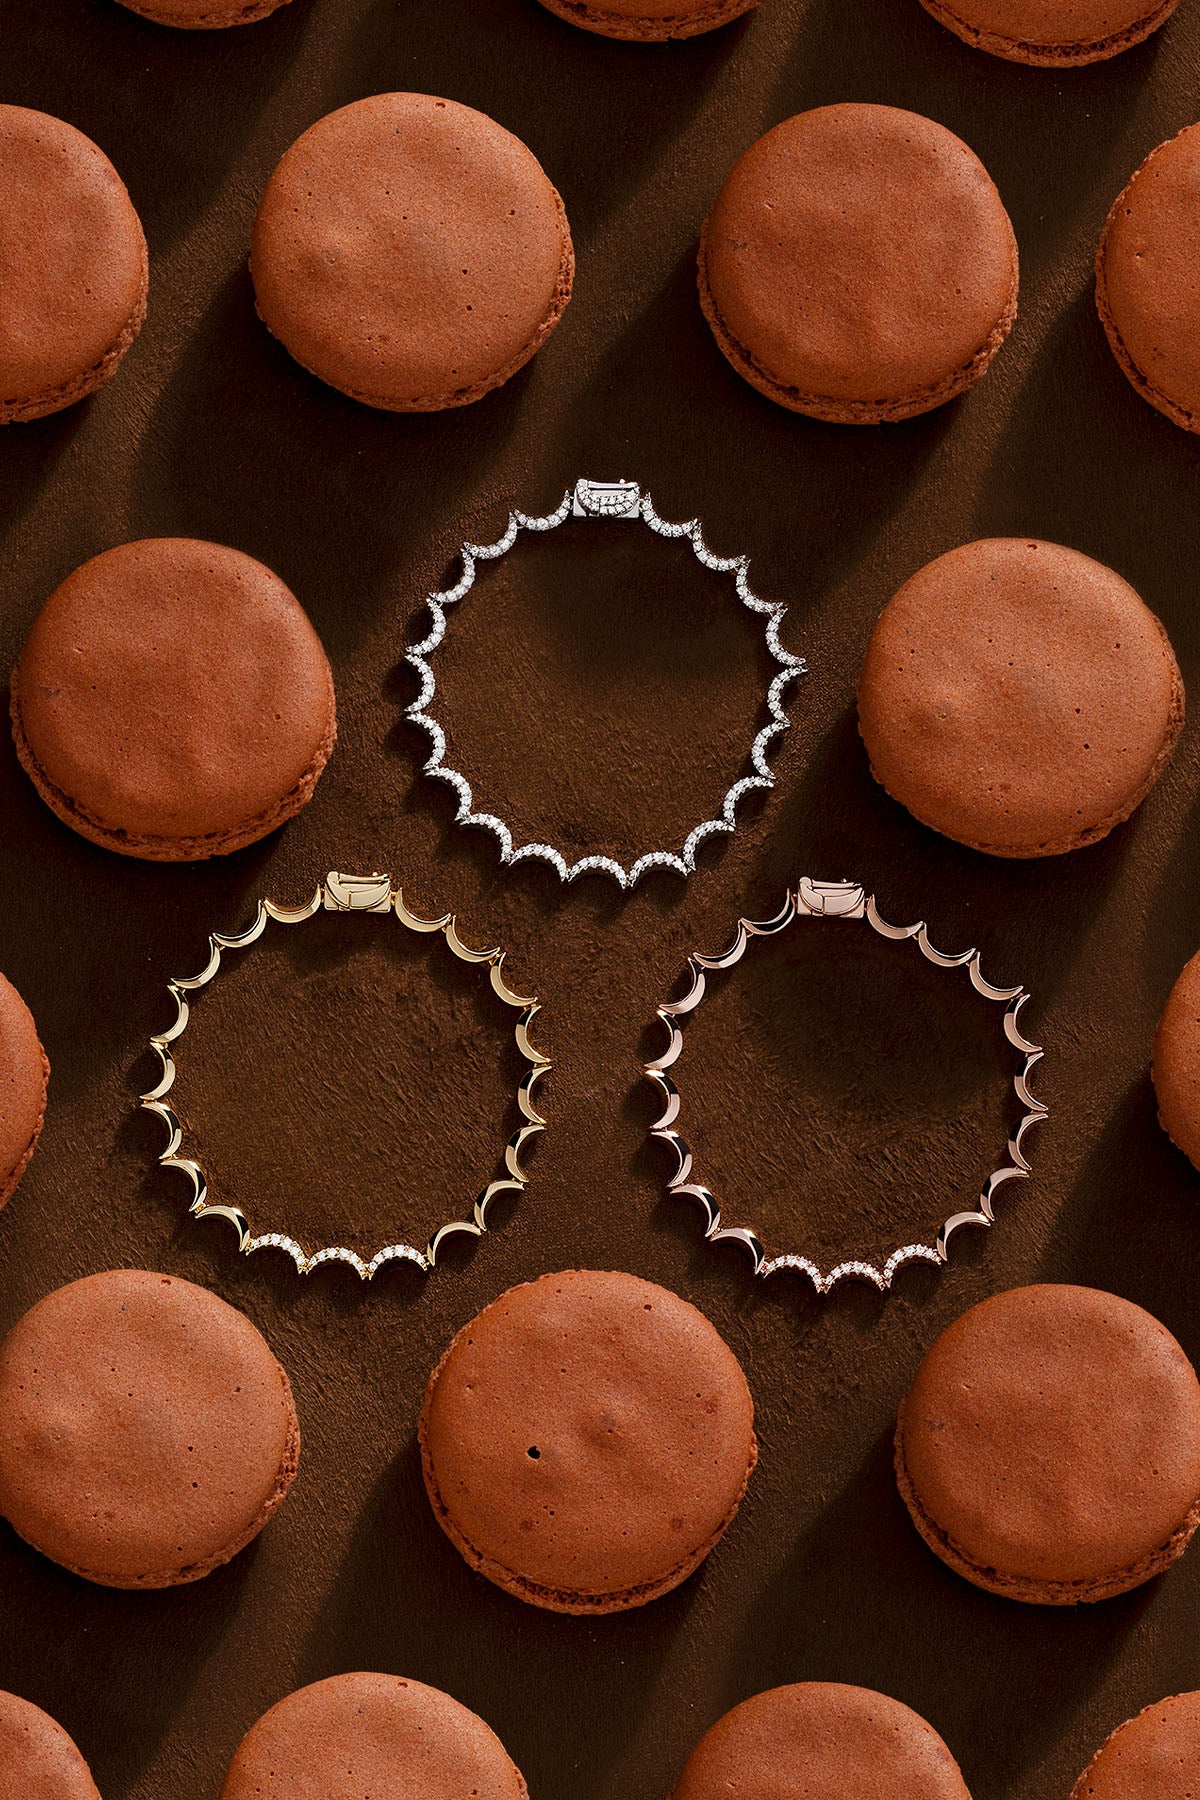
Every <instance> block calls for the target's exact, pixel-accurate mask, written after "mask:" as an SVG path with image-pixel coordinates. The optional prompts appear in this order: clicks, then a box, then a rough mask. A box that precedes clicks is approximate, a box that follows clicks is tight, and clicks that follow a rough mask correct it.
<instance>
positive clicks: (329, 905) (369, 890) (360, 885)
mask: <svg viewBox="0 0 1200 1800" xmlns="http://www.w3.org/2000/svg"><path fill="white" fill-rule="evenodd" d="M323 893H324V906H325V910H326V912H372V913H385V912H387V911H388V910H389V909H390V907H391V904H392V878H391V876H390V875H342V874H340V873H339V872H338V870H337V869H331V870H330V871H329V873H328V875H327V876H326V877H325V887H324V890H323Z"/></svg>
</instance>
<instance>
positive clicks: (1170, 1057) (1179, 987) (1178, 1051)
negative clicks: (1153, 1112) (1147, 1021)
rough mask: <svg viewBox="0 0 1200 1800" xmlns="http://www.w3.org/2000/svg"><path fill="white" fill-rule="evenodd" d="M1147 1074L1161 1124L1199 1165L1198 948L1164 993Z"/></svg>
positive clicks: (1177, 1144)
mask: <svg viewBox="0 0 1200 1800" xmlns="http://www.w3.org/2000/svg"><path fill="white" fill-rule="evenodd" d="M1150 1072H1151V1075H1152V1077H1153V1080H1154V1095H1155V1098H1156V1099H1157V1101H1158V1119H1159V1123H1160V1125H1161V1126H1162V1128H1163V1130H1164V1131H1165V1132H1166V1133H1167V1136H1168V1137H1169V1138H1170V1140H1171V1142H1172V1143H1173V1144H1175V1145H1176V1146H1177V1147H1178V1148H1179V1149H1180V1150H1182V1151H1183V1154H1184V1155H1185V1156H1186V1157H1187V1158H1188V1160H1189V1161H1190V1162H1191V1163H1193V1164H1194V1166H1195V1167H1196V1168H1197V1169H1200V951H1198V952H1197V954H1196V955H1195V956H1193V957H1192V959H1191V960H1190V962H1188V963H1186V964H1185V965H1184V968H1183V971H1182V973H1181V974H1180V976H1179V979H1178V981H1176V983H1175V986H1174V987H1173V988H1172V989H1171V992H1170V994H1169V995H1168V996H1167V1004H1166V1006H1165V1007H1164V1008H1163V1012H1162V1017H1161V1018H1160V1020H1159V1021H1158V1029H1157V1031H1156V1032H1155V1034H1154V1058H1153V1061H1152V1063H1151V1070H1150Z"/></svg>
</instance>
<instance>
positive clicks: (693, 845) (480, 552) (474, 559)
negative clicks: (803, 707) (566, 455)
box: [404, 481, 808, 889]
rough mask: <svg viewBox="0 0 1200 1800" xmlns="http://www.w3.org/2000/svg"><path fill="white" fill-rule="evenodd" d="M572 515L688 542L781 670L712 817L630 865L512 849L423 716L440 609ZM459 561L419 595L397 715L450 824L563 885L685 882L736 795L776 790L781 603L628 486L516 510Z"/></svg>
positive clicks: (588, 489) (589, 485) (782, 718)
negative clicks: (406, 684)
mask: <svg viewBox="0 0 1200 1800" xmlns="http://www.w3.org/2000/svg"><path fill="white" fill-rule="evenodd" d="M572 516H574V517H575V518H591V519H641V520H642V521H643V523H644V524H646V525H648V526H649V527H650V530H651V531H654V532H657V533H658V535H659V536H660V537H666V538H686V539H687V541H688V543H689V544H690V545H691V548H692V553H693V555H694V556H695V558H696V560H697V562H699V563H701V564H702V565H703V566H704V567H705V568H706V569H712V570H713V571H714V572H715V573H717V574H722V575H730V574H731V575H733V577H734V587H735V589H736V592H737V597H738V599H739V600H740V601H741V603H742V605H743V606H744V607H746V608H747V610H748V611H750V612H754V613H760V614H761V615H762V616H763V617H764V618H765V619H766V626H765V628H764V638H765V641H766V646H767V650H768V652H769V653H770V655H771V657H772V659H773V661H775V662H776V663H778V664H779V672H778V673H777V674H776V675H775V677H774V678H773V680H772V681H771V683H770V686H769V687H768V689H767V692H766V696H765V700H766V710H767V713H768V722H767V724H765V725H764V726H763V727H762V729H761V731H759V732H758V734H757V736H756V737H755V739H754V742H753V743H752V744H751V746H750V758H749V759H750V766H751V768H752V770H753V774H751V775H744V776H742V777H741V779H740V780H738V781H735V782H734V784H733V786H732V787H731V788H730V789H729V791H728V792H727V793H726V795H725V798H724V800H723V802H722V804H721V809H720V811H719V813H718V814H717V815H716V817H715V818H712V819H705V820H704V821H703V823H702V824H700V825H697V826H696V827H695V828H694V830H692V831H691V832H690V833H689V834H688V837H687V839H686V841H685V843H684V845H683V847H682V849H681V850H679V851H673V850H649V851H646V852H645V853H644V854H643V855H641V856H639V857H638V858H637V860H636V861H635V862H634V863H632V864H630V865H629V866H628V867H627V866H626V865H625V864H623V863H620V862H617V861H616V860H615V858H613V857H611V856H584V857H580V858H579V860H578V861H576V862H574V863H568V862H567V859H566V857H565V856H563V854H562V852H561V851H560V850H557V849H555V847H554V846H553V845H552V844H542V843H530V844H518V843H517V841H516V839H515V837H514V835H513V831H512V827H511V826H509V825H507V824H506V823H505V821H504V820H503V819H500V818H497V817H496V815H495V814H494V813H482V812H476V811H475V810H474V808H475V796H474V793H473V791H472V788H471V784H470V782H469V781H468V780H467V778H466V776H465V775H463V774H462V773H461V772H460V771H459V770H457V769H454V768H451V767H450V765H449V764H448V763H447V761H446V750H447V740H446V733H445V731H444V729H443V727H442V726H441V725H440V724H439V723H438V722H437V720H436V719H435V718H434V717H433V715H432V714H431V712H430V711H429V708H430V706H431V704H432V702H433V700H434V697H435V694H436V691H437V681H436V677H435V676H434V673H433V670H432V668H431V667H430V664H429V658H430V657H431V656H432V654H433V652H434V651H435V650H436V649H437V648H438V646H439V644H440V643H441V642H442V639H443V638H444V637H445V635H446V609H447V607H450V606H454V605H456V604H457V602H458V601H459V600H461V599H462V598H463V597H464V595H466V594H468V593H469V592H470V590H471V588H472V586H473V585H474V582H475V570H476V565H477V564H478V563H480V562H487V561H494V560H495V559H496V558H497V557H500V556H503V555H504V554H505V553H506V552H507V551H509V550H511V549H512V547H513V545H514V544H515V542H516V540H517V533H518V532H519V531H535V532H536V531H553V530H554V529H555V528H556V527H557V526H559V525H561V524H563V523H564V521H565V520H566V519H568V518H570V517H572ZM459 556H460V558H461V561H462V573H461V575H460V576H459V578H458V580H457V582H456V583H455V584H454V586H453V587H450V588H445V589H443V590H442V591H441V592H440V593H436V594H430V595H428V596H427V605H428V607H429V613H430V620H431V629H430V631H429V632H428V634H427V635H426V636H425V637H424V638H423V639H422V640H421V642H420V643H419V644H414V645H413V646H412V648H411V649H410V650H408V651H407V652H406V653H405V658H404V660H405V662H407V663H408V664H409V666H410V668H412V669H413V670H414V672H415V674H416V676H417V680H418V682H419V684H420V685H419V690H418V693H417V697H416V699H415V700H414V701H412V703H411V704H410V705H409V706H407V707H406V708H405V717H406V718H407V719H408V721H409V723H410V724H413V725H416V726H419V727H420V729H421V730H422V731H424V732H425V734H426V736H427V737H428V739H429V744H430V754H429V756H428V757H427V758H426V760H425V762H424V764H423V765H422V773H423V774H425V775H428V776H429V777H430V778H431V779H432V780H434V781H440V782H443V783H444V784H445V785H446V786H447V787H450V788H453V790H454V792H455V793H456V794H457V796H458V810H457V812H456V813H455V816H454V822H455V824H456V825H464V826H467V825H470V826H476V827H478V828H480V829H482V830H484V831H488V832H490V833H491V834H492V836H493V837H494V838H495V839H496V841H497V843H498V844H499V846H500V861H501V862H502V863H503V864H505V866H506V867H510V866H512V865H513V864H515V863H520V862H529V861H538V862H544V863H548V864H549V866H550V867H551V868H552V869H554V870H555V871H556V873H557V874H558V876H559V879H560V880H562V881H566V882H571V881H575V880H577V879H578V877H579V876H580V875H584V874H587V873H589V872H592V873H595V874H598V875H607V876H610V877H611V879H612V880H613V881H615V882H616V883H617V885H618V887H620V888H624V889H628V888H632V887H634V886H635V885H636V883H637V882H639V881H640V880H641V878H642V876H643V875H645V874H647V873H648V871H649V870H651V869H669V870H670V871H672V873H674V874H676V875H683V876H685V877H686V876H688V875H691V874H692V873H693V872H694V870H695V867H696V852H697V851H698V850H699V848H700V846H701V844H703V843H704V842H705V840H706V839H708V838H710V837H714V836H716V835H719V834H728V833H730V832H732V831H734V830H735V829H736V826H737V809H738V805H739V804H740V802H741V800H742V799H743V797H744V796H745V795H746V794H750V793H754V792H756V791H757V790H759V789H763V788H772V787H774V785H775V777H774V775H773V774H772V772H771V766H770V763H769V761H768V756H769V753H770V751H771V748H772V746H773V745H774V744H775V742H776V740H777V739H778V738H780V737H782V735H783V733H784V732H785V731H787V730H789V729H790V726H791V720H790V719H789V718H788V715H787V713H786V712H785V711H784V708H783V696H784V694H785V693H786V692H787V689H788V687H789V686H790V685H791V683H792V682H793V681H795V680H796V679H797V678H798V677H799V676H801V675H805V674H807V672H808V666H807V664H806V663H805V661H804V658H803V657H802V656H794V655H793V654H792V652H791V651H790V650H785V649H784V647H783V644H782V642H781V641H780V636H779V630H780V626H781V625H782V623H783V620H784V619H785V617H786V616H787V607H786V606H784V605H783V604H782V603H781V602H774V601H768V600H760V599H759V598H758V596H757V594H755V593H754V592H753V590H752V589H751V587H750V583H749V579H748V576H747V570H748V569H749V566H750V560H749V558H748V557H746V556H715V555H714V554H713V552H712V551H711V550H710V549H709V548H708V545H707V544H706V543H705V541H704V533H703V531H702V530H701V528H700V523H699V520H697V519H685V520H683V521H681V522H679V523H670V522H668V521H667V520H666V519H661V518H660V517H659V515H658V513H657V512H656V511H655V509H654V503H653V501H652V500H651V498H650V496H649V494H644V493H643V492H642V491H641V489H640V488H639V487H638V485H637V483H636V482H634V481H577V482H576V484H575V486H574V488H573V489H571V490H569V491H568V492H567V493H565V494H564V495H563V497H562V500H561V502H560V503H559V505H558V506H557V507H556V508H555V510H554V511H553V512H552V513H547V514H545V515H544V516H542V517H540V518H539V517H531V516H530V515H529V514H527V513H522V512H514V513H510V514H509V519H508V525H507V528H506V529H505V531H504V532H503V533H502V534H501V536H500V537H498V538H497V539H496V541H495V543H493V544H464V545H463V546H462V548H461V550H460V551H459Z"/></svg>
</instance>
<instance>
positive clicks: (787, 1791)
mask: <svg viewBox="0 0 1200 1800" xmlns="http://www.w3.org/2000/svg"><path fill="white" fill-rule="evenodd" d="M734 1796H736V1797H739V1800H740V1797H743V1796H744V1800H852V1797H853V1800H860V1797H861V1800H867V1796H870V1800H971V1797H970V1794H969V1793H968V1791H967V1788H966V1784H965V1783H964V1781H963V1778H962V1774H961V1772H960V1770H959V1767H958V1764H957V1763H956V1762H955V1760H954V1758H953V1756H951V1754H950V1751H949V1750H948V1749H947V1747H946V1745H945V1744H944V1743H943V1742H942V1740H941V1738H940V1737H939V1736H938V1734H937V1732H936V1731H935V1730H934V1729H933V1727H932V1725H929V1724H927V1723H926V1721H925V1720H924V1719H922V1718H921V1717H920V1716H919V1714H917V1713H915V1712H913V1711H911V1709H910V1708H909V1707H907V1706H903V1705H901V1703H900V1701H898V1700H892V1699H889V1698H888V1696H887V1695H886V1694H876V1693H872V1692H871V1691H870V1690H869V1689H867V1688H858V1687H845V1686H843V1685H842V1684H841V1683H838V1682H826V1681H811V1682H798V1683H797V1684H796V1685H795V1686H793V1687H781V1688H772V1689H770V1690H769V1691H768V1692H767V1693H764V1694H755V1695H754V1696H753V1698H752V1699H750V1700H744V1701H743V1702H742V1704H741V1705H740V1706H735V1707H734V1709H733V1711H732V1712H728V1713H726V1714H725V1716H724V1718H722V1719H718V1720H717V1723H716V1724H715V1725H714V1726H712V1727H711V1729H710V1730H709V1731H708V1732H707V1733H706V1734H705V1736H704V1737H703V1738H701V1740H700V1742H699V1744H698V1745H697V1746H696V1748H695V1750H694V1751H693V1752H692V1754H691V1756H690V1757H689V1758H688V1761H687V1765H686V1767H685V1769H684V1771H683V1774H682V1776H681V1777H680V1780H679V1785H678V1786H677V1787H676V1789H675V1793H674V1796H673V1800H731V1797H734Z"/></svg>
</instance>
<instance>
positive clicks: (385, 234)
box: [250, 94, 575, 412]
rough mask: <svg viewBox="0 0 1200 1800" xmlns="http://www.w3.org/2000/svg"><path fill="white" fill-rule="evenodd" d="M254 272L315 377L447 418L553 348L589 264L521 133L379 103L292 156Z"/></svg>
mask: <svg viewBox="0 0 1200 1800" xmlns="http://www.w3.org/2000/svg"><path fill="white" fill-rule="evenodd" d="M250 272H251V275H252V276H253V279H254V292H255V297H256V299H257V303H258V311H259V315H260V317H261V318H262V319H263V320H264V322H265V323H266V325H267V327H268V329H269V330H270V331H272V332H273V333H274V335H275V336H276V337H277V338H278V339H279V340H280V342H281V343H282V344H283V345H284V346H285V347H286V348H287V349H288V350H289V351H290V352H291V354H292V355H293V356H294V357H295V359H296V361H297V362H298V363H301V364H302V365H303V366H304V367H305V368H306V369H308V370H309V371H310V372H311V373H312V374H314V375H317V376H319V377H320V379H321V380H322V381H326V382H328V383H329V384H330V386H331V387H335V388H338V389H340V390H341V392H342V393H344V394H349V395H350V396H351V398H352V399H354V400H361V401H363V402H365V404H366V405H368V406H378V407H383V408H385V409H386V410H389V411H392V412H437V411H440V410H441V409H442V408H444V407H450V406H465V405H466V404H467V403H468V402H469V401H472V400H478V399H479V398H480V397H481V396H482V395H483V394H486V393H488V392H489V391H490V390H491V389H492V388H495V387H499V386H500V385H501V383H502V382H505V381H507V380H508V379H509V377H510V376H511V375H515V374H516V372H517V370H518V369H519V368H521V366H522V365H523V364H524V363H526V362H528V361H529V358H530V357H531V356H533V355H534V353H535V351H537V350H540V349H541V347H542V345H543V344H544V343H545V341H546V339H547V338H548V337H549V335H550V333H551V332H552V331H553V330H554V327H555V326H556V325H557V323H558V321H559V319H560V318H561V317H562V314H563V309H564V308H565V307H566V304H567V301H568V300H569V299H570V297H571V283H572V279H573V277H574V272H575V257H574V251H573V249H572V246H571V233H570V230H569V228H568V226H567V215H566V212H565V211H564V209H563V203H562V200H561V199H560V198H559V195H558V193H557V191H556V190H555V189H554V188H553V187H552V186H551V184H550V182H549V181H548V179H547V177H546V174H545V172H544V170H543V169H542V166H541V164H540V163H539V162H538V160H537V158H536V157H535V156H534V154H533V152H532V151H531V150H529V149H527V148H526V146H525V145H524V144H523V143H522V142H521V140H520V138H517V137H514V136H513V134H512V132H511V131H506V130H505V129H504V127H503V126H502V125H498V124H497V123H496V121H495V120H494V119H489V118H488V117H487V115H486V114H485V113H481V112H476V111H475V110H474V109H473V108H472V107H470V106H460V105H459V104H458V103H457V101H454V100H438V99H436V98H435V97H434V96H433V95H431V94H375V95H372V96H371V97H370V98H369V99H366V100H357V101H355V102H354V103H353V105H351V106H343V107H340V108H339V109H338V111H337V112H332V113H329V114H327V115H326V117H325V118H323V119H318V121H317V123H316V124H315V125H313V126H310V128H309V129H308V130H307V131H306V132H305V133H304V135H303V136H302V137H300V138H297V140H296V142H295V143H294V144H293V145H292V147H291V149H290V150H288V151H286V152H285V153H284V155H283V157H282V158H281V160H280V162H279V164H278V167H277V168H276V170H275V172H274V174H273V175H272V176H271V179H270V182H269V183H268V185H267V191H266V193H265V194H264V196H263V201H262V205H261V206H260V207H259V210H258V216H257V218H256V219H255V221H254V230H253V235H252V238H251V248H250Z"/></svg>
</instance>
